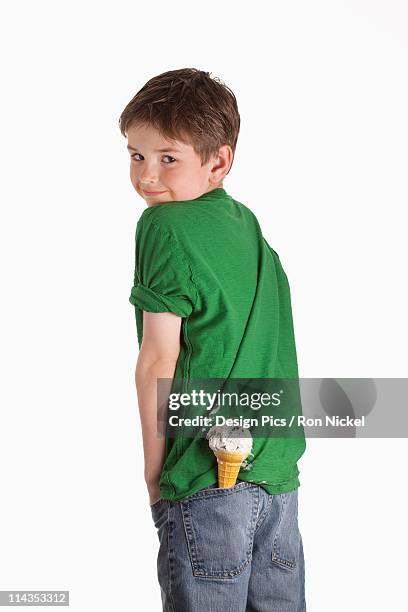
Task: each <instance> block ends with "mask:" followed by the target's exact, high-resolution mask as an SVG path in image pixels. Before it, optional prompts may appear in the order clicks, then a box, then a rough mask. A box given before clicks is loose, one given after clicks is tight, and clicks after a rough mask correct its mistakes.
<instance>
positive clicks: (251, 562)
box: [150, 481, 306, 612]
mask: <svg viewBox="0 0 408 612" xmlns="http://www.w3.org/2000/svg"><path fill="white" fill-rule="evenodd" d="M150 508H151V512H152V517H153V521H154V524H155V527H156V530H157V533H158V536H159V543H160V545H159V553H158V557H157V571H158V579H159V584H160V589H161V598H162V603H163V611H164V612H196V611H197V612H201V611H202V610H205V611H206V612H225V611H227V612H229V611H231V610H234V612H305V611H306V603H305V570H304V558H303V545H302V537H301V534H300V531H299V527H298V490H297V489H295V490H294V491H291V492H289V493H280V494H276V495H270V494H269V493H268V492H267V491H266V490H265V489H264V488H263V487H261V486H260V485H257V484H253V483H250V482H244V481H237V484H236V485H235V486H234V487H231V488H229V489H220V488H218V487H217V486H216V485H211V486H210V487H207V488H205V489H202V490H201V491H198V493H195V494H194V495H191V496H189V497H186V498H185V499H183V500H182V501H177V502H174V501H168V500H165V499H159V500H158V501H157V502H156V503H154V504H153V505H152V506H150Z"/></svg>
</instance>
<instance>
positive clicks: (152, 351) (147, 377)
mask: <svg viewBox="0 0 408 612" xmlns="http://www.w3.org/2000/svg"><path fill="white" fill-rule="evenodd" d="M180 329H181V317H179V316H178V315H176V314H174V313H172V312H147V311H143V338H142V344H141V347H140V352H139V356H138V359H137V364H136V373H135V381H136V391H137V398H138V403H139V414H140V421H141V426H142V435H143V451H144V462H145V465H144V478H145V481H146V485H147V489H148V492H149V498H150V503H151V504H152V503H154V502H155V501H157V500H158V499H159V497H160V490H159V478H160V473H161V469H162V467H163V463H164V453H165V442H166V441H165V438H164V437H159V436H158V434H157V386H156V385H157V378H169V379H172V378H173V376H174V372H175V369H176V363H177V359H178V356H179V353H180ZM169 391H170V390H169Z"/></svg>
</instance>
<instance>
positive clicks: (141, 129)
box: [127, 125, 232, 206]
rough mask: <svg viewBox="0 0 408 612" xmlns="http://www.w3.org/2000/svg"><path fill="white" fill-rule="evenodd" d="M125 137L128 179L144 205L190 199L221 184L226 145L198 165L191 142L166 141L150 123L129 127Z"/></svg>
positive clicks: (228, 154)
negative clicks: (208, 159)
mask: <svg viewBox="0 0 408 612" xmlns="http://www.w3.org/2000/svg"><path fill="white" fill-rule="evenodd" d="M127 139H128V147H127V148H128V150H129V154H130V180H131V182H132V185H133V187H134V188H135V189H136V191H137V193H138V194H139V195H141V196H142V198H143V199H144V200H145V201H146V203H147V205H148V206H154V205H155V204H160V203H162V202H172V201H180V200H193V199H195V198H198V197H199V196H201V195H202V194H203V193H206V192H208V191H212V190H213V189H215V188H216V187H222V178H223V177H224V175H225V174H226V171H228V169H229V164H227V162H228V159H229V157H230V155H232V151H231V148H230V147H229V146H228V145H225V146H224V147H221V148H220V155H219V156H215V157H213V158H212V159H211V160H210V161H209V162H208V163H207V164H205V165H204V166H201V159H200V157H199V155H197V153H196V152H195V151H194V149H193V147H192V146H191V145H189V144H185V143H182V142H180V141H169V140H166V139H165V138H163V137H162V136H160V134H159V132H158V131H157V130H156V129H154V128H152V127H150V126H141V125H135V126H132V127H130V128H129V129H128V131H127ZM160 149H161V151H160ZM228 149H229V151H231V153H229V151H228ZM225 168H226V171H225Z"/></svg>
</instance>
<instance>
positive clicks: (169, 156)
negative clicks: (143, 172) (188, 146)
mask: <svg viewBox="0 0 408 612" xmlns="http://www.w3.org/2000/svg"><path fill="white" fill-rule="evenodd" d="M136 155H140V157H142V158H143V155H141V153H133V154H132V155H131V156H130V157H131V158H132V159H133V160H134V161H141V160H140V159H136V157H135V156H136ZM163 157H168V158H169V159H171V160H172V161H169V162H165V163H166V164H172V163H173V162H175V161H177V160H176V159H174V157H171V155H163Z"/></svg>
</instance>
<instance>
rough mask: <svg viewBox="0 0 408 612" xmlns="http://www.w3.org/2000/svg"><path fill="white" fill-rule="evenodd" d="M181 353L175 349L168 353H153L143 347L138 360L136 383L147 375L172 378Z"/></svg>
mask: <svg viewBox="0 0 408 612" xmlns="http://www.w3.org/2000/svg"><path fill="white" fill-rule="evenodd" d="M179 353H180V351H178V352H175V351H171V352H170V351H169V352H168V353H160V354H158V353H151V352H148V351H143V347H142V348H141V350H140V352H139V356H138V358H137V362H136V371H135V377H136V383H137V381H138V379H139V380H142V379H143V378H145V377H146V376H147V375H149V374H150V375H151V376H157V377H163V378H167V377H168V378H172V377H173V374H174V370H175V369H176V365H177V360H178V357H179Z"/></svg>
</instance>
